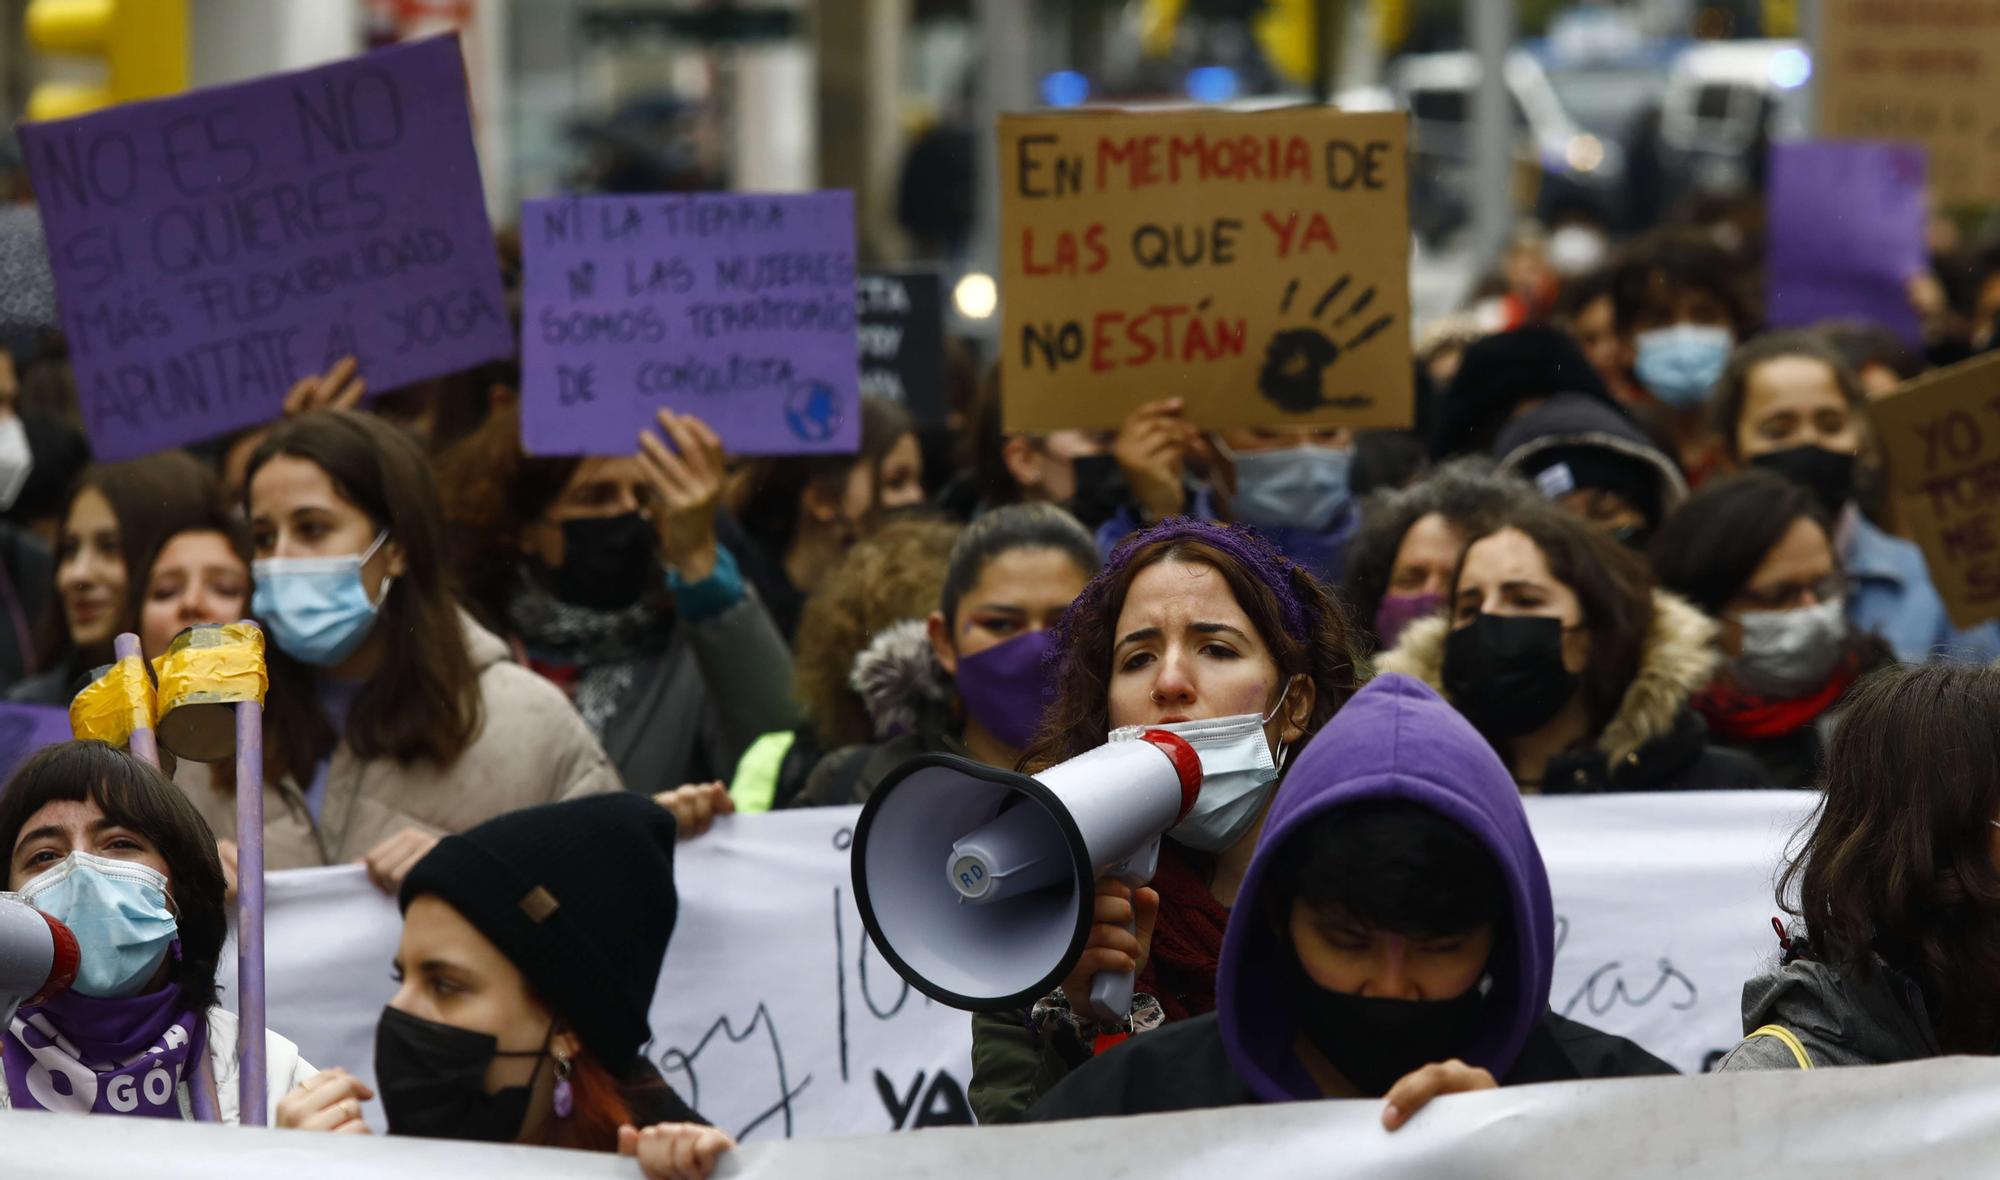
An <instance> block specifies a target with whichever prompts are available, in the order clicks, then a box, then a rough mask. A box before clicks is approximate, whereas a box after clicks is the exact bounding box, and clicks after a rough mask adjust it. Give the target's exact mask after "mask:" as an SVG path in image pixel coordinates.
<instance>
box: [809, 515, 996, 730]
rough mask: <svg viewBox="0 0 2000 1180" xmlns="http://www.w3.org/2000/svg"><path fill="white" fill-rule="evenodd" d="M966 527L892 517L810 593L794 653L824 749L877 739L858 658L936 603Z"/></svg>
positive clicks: (943, 521) (854, 548) (864, 540)
mask: <svg viewBox="0 0 2000 1180" xmlns="http://www.w3.org/2000/svg"><path fill="white" fill-rule="evenodd" d="M958 532H959V530H958V526H957V525H955V524H952V523H950V522H949V521H945V520H939V519H933V518H928V517H904V518H899V519H895V520H891V521H889V522H888V523H886V524H884V525H882V527H880V528H878V529H876V530H875V532H873V533H871V534H870V535H869V536H867V537H866V538H864V539H862V540H860V541H857V542H855V544H854V546H853V547H852V548H850V549H849V550H848V551H847V556H846V557H845V558H843V559H842V560H841V563H840V565H839V566H837V567H835V569H834V571H833V573H832V574H831V575H829V576H828V577H827V579H826V581H824V582H821V583H820V584H819V586H818V587H817V588H816V589H814V590H813V592H812V595H811V596H810V597H809V598H807V599H806V605H805V610H804V611H803V612H801V614H800V615H799V635H798V641H797V643H796V645H795V646H796V654H795V655H794V657H793V672H792V676H793V681H792V683H793V695H795V696H796V697H797V698H798V699H799V702H800V703H801V704H803V705H804V706H805V707H806V711H807V715H808V716H810V717H812V718H813V719H814V722H815V724H816V726H817V728H818V732H819V741H820V748H822V749H826V750H838V749H840V748H842V747H844V746H850V745H857V744H859V743H862V742H869V741H873V740H874V738H875V730H874V727H873V726H872V725H871V724H870V723H869V720H868V710H867V708H866V706H864V705H863V704H862V701H861V696H860V694H858V693H856V692H855V691H854V689H853V688H852V687H850V686H849V684H848V673H849V672H850V671H851V670H852V669H853V667H854V657H855V656H857V655H859V654H860V653H861V650H862V649H863V648H865V647H867V646H868V641H869V640H871V639H873V638H874V637H875V636H876V635H877V634H878V633H880V632H881V631H882V630H883V629H885V628H887V627H889V626H890V625H892V624H894V623H899V622H901V621H903V620H904V619H921V618H924V617H926V616H927V615H929V614H930V613H931V611H932V610H934V609H936V607H937V603H938V596H939V594H940V592H941V591H942V589H943V586H944V577H945V568H946V566H947V564H948V563H949V561H950V560H951V548H952V544H953V543H954V542H955V541H956V540H957V539H958Z"/></svg>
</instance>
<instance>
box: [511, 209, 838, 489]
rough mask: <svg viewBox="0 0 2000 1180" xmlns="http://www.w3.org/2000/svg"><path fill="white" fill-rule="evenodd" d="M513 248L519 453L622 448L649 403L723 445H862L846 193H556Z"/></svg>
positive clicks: (799, 449)
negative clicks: (516, 250) (519, 298)
mask: <svg viewBox="0 0 2000 1180" xmlns="http://www.w3.org/2000/svg"><path fill="white" fill-rule="evenodd" d="M521 250H522V265H523V275H522V279H523V285H522V295H523V297H524V299H525V301H526V307H525V308H524V310H523V313H522V329H521V331H522V344H521V381H522V385H521V435H522V441H523V443H524V444H525V445H526V447H527V449H528V451H529V453H531V454H536V455H586V454H604V455H623V454H630V453H631V452H632V451H633V450H634V449H635V447H636V445H637V439H638V434H639V431H640V430H642V429H645V428H647V427H650V426H652V425H653V424H654V421H655V418H656V416H657V414H658V412H659V411H660V410H662V409H669V410H673V411H676V412H677V413H682V414H693V415H695V416H696V417H698V418H700V419H701V420H702V421H704V422H706V423H707V424H708V425H709V426H710V427H711V428H712V429H714V431H715V432H716V433H717V434H718V435H720V436H721V437H722V444H723V446H724V447H726V448H727V449H728V450H729V451H730V453H732V454H736V455H785V454H811V453H820V452H848V451H853V450H854V449H855V448H856V447H858V446H859V445H860V438H861V418H860V413H859V404H858V403H859V396H860V394H859V388H858V381H859V377H858V374H859V364H858V362H857V360H856V357H857V355H858V352H857V349H858V345H857V344H856V340H855V314H854V301H855V290H854V280H855V271H854V195H853V194H852V193H849V192H845V191H828V192H820V193H802V194H794V195H787V196H765V195H757V194H750V193H731V194H708V195H699V196H666V195H660V196H642V197H624V196H614V197H552V198H547V199H544V200H536V201H529V202H527V203H526V205H525V206H524V207H523V208H522V211H521Z"/></svg>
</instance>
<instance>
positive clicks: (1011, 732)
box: [957, 631, 1054, 750]
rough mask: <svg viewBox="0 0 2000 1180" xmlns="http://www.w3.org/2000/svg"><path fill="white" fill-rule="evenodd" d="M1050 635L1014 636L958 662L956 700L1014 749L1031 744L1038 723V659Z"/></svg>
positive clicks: (1040, 704) (1040, 702) (1041, 701)
mask: <svg viewBox="0 0 2000 1180" xmlns="http://www.w3.org/2000/svg"><path fill="white" fill-rule="evenodd" d="M1053 642H1054V637H1053V636H1052V635H1051V634H1050V633H1049V632H1047V631H1030V632H1028V633H1027V634H1025V635H1016V636H1015V637H1014V638H1012V639H1009V640H1007V641H1006V642H1004V643H999V644H995V645H994V646H992V647H989V648H987V649H986V650H985V651H982V652H976V653H974V654H973V655H969V656H963V657H961V658H960V659H959V661H958V676H957V680H958V699H959V700H961V701H963V702H965V711H966V713H968V714H969V715H970V716H971V717H972V719H973V720H974V721H977V722H979V724H980V725H982V726H984V727H985V729H986V732H987V733H990V734H992V735H993V736H994V737H996V738H999V739H1000V740H1001V741H1003V742H1005V743H1007V745H1008V746H1009V747H1011V748H1013V749H1016V750H1022V749H1026V748H1027V746H1028V743H1030V742H1032V741H1034V740H1035V731H1036V730H1037V729H1039V728H1040V727H1041V724H1042V709H1043V708H1044V707H1045V705H1046V704H1047V700H1046V698H1045V697H1044V695H1043V683H1044V682H1043V680H1042V657H1043V656H1044V655H1046V654H1048V650H1049V645H1050V644H1051V643H1053Z"/></svg>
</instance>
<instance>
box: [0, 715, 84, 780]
mask: <svg viewBox="0 0 2000 1180" xmlns="http://www.w3.org/2000/svg"><path fill="white" fill-rule="evenodd" d="M68 740H70V728H69V710H68V709H62V708H57V707H56V706H54V705H9V704H5V703H0V790H5V789H6V786H7V780H8V778H10V777H11V776H12V775H13V773H14V771H15V769H16V768H17V767H19V766H20V765H21V763H23V762H26V761H27V760H28V755H30V754H33V753H34V752H35V751H36V750H39V749H41V748H42V747H43V746H53V745H55V744H56V743H57V742H66V741H68Z"/></svg>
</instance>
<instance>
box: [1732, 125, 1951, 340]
mask: <svg viewBox="0 0 2000 1180" xmlns="http://www.w3.org/2000/svg"><path fill="white" fill-rule="evenodd" d="M1926 216H1927V209H1926V204H1925V198H1924V152H1923V149H1922V148H1921V147H1919V146H1917V145H1916V144H1903V143H1865V142H1858V141H1845V140H1823V141H1815V142H1811V143H1781V144H1776V145H1773V147H1772V148H1771V178H1770V187H1769V220H1770V240H1771V253H1770V267H1769V274H1770V277H1769V287H1768V293H1767V295H1766V299H1765V302H1766V311H1767V313H1768V315H1769V318H1770V321H1771V325H1772V326H1773V327H1779V328H1788V327H1803V326H1806V325H1810V324H1816V323H1819V322H1821V321H1822V320H1841V319H1858V320H1865V321H1868V322H1870V323H1875V324H1880V325H1882V326H1883V327H1886V328H1891V329H1893V330H1894V331H1895V332H1896V334H1897V335H1899V336H1901V337H1903V339H1904V340H1906V341H1908V342H1909V343H1910V344H1911V345H1913V346H1914V345H1920V344H1921V343H1922V341H1923V327H1922V325H1921V324H1920V323H1919V322H1918V319H1917V313H1916V310H1915V309H1914V308H1912V307H1911V306H1910V298H1909V295H1908V293H1907V287H1908V285H1909V281H1910V278H1911V276H1913V275H1915V274H1917V273H1918V272H1919V271H1921V270H1922V269H1923V268H1924V267H1925V266H1926V265H1928V262H1929V260H1928V258H1927V256H1926V253H1925V248H1924V219H1925V217H1926Z"/></svg>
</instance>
